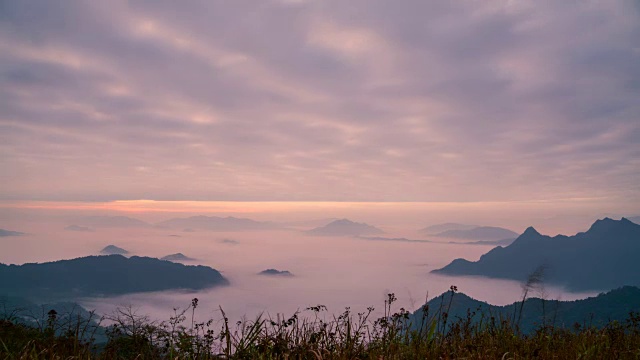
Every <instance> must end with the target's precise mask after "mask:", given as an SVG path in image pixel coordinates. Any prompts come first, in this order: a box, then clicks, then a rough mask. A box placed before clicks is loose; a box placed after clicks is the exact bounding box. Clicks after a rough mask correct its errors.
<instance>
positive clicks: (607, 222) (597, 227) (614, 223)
mask: <svg viewBox="0 0 640 360" xmlns="http://www.w3.org/2000/svg"><path fill="white" fill-rule="evenodd" d="M629 224H632V225H633V223H632V222H631V221H629V220H627V219H625V218H622V219H620V220H614V219H611V218H608V217H605V218H604V219H599V220H596V221H595V222H594V223H593V225H591V227H590V228H589V230H588V231H587V232H601V231H610V230H612V229H614V228H617V227H620V226H626V225H629Z"/></svg>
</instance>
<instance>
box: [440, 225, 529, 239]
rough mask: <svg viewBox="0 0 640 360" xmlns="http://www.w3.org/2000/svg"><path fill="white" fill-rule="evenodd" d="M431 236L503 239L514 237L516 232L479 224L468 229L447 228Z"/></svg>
mask: <svg viewBox="0 0 640 360" xmlns="http://www.w3.org/2000/svg"><path fill="white" fill-rule="evenodd" d="M433 236H438V237H446V238H455V239H469V240H504V239H515V238H516V237H518V233H516V232H513V231H511V230H509V229H505V228H501V227H495V226H479V227H475V228H472V229H468V230H447V231H443V232H441V233H437V234H435V235H433Z"/></svg>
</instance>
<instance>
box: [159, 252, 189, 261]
mask: <svg viewBox="0 0 640 360" xmlns="http://www.w3.org/2000/svg"><path fill="white" fill-rule="evenodd" d="M160 260H167V261H193V260H195V259H194V258H190V257H188V256H186V255H184V254H183V253H177V254H171V255H167V256H165V257H162V258H160Z"/></svg>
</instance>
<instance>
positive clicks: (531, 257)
mask: <svg viewBox="0 0 640 360" xmlns="http://www.w3.org/2000/svg"><path fill="white" fill-rule="evenodd" d="M638 254H640V225H637V224H634V223H632V222H631V221H629V220H627V219H625V218H623V219H621V220H612V219H609V218H605V219H603V220H598V221H596V222H595V223H594V224H593V225H592V226H591V228H590V229H589V230H588V231H587V232H584V233H578V234H576V235H574V236H564V235H558V236H555V237H549V236H545V235H541V234H540V233H538V232H537V231H536V230H535V229H534V228H532V227H530V228H528V229H527V230H526V231H525V232H524V233H523V234H522V235H520V236H519V237H518V238H517V239H516V240H515V241H514V242H513V243H512V244H511V245H509V246H507V247H504V248H503V247H496V248H494V249H492V250H491V251H489V252H488V253H486V254H484V255H482V256H481V257H480V259H479V260H478V261H476V262H471V261H467V260H465V259H456V260H454V261H453V262H451V263H450V264H449V265H447V266H445V267H444V268H442V269H438V270H434V271H433V272H434V273H439V274H446V275H479V276H487V277H493V278H503V279H513V280H518V281H524V280H525V279H526V278H527V277H528V276H529V274H531V273H533V272H534V271H535V270H536V269H543V272H544V281H545V282H547V283H549V284H554V285H560V286H565V287H566V288H568V289H570V290H576V291H582V290H585V291H586V290H606V289H612V288H616V287H620V286H624V285H640V262H638V261H637V257H638Z"/></svg>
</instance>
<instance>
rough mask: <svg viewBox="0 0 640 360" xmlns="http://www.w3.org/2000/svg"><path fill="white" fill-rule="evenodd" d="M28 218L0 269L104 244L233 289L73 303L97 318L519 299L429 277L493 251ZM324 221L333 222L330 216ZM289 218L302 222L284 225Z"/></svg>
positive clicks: (494, 285) (8, 240) (402, 233)
mask: <svg viewBox="0 0 640 360" xmlns="http://www.w3.org/2000/svg"><path fill="white" fill-rule="evenodd" d="M30 214H31V215H30V216H16V217H14V218H12V219H10V220H6V219H5V221H4V223H3V224H2V226H0V227H6V228H8V229H9V230H19V231H23V232H25V233H27V234H26V235H24V236H17V237H5V238H3V239H2V241H1V242H0V262H3V263H16V264H21V263H25V262H44V261H53V260H59V259H70V258H74V257H80V256H86V255H92V254H97V253H98V252H99V251H100V249H102V248H103V247H104V246H106V245H109V244H113V245H116V246H119V247H122V248H125V249H126V250H128V251H130V252H131V254H132V255H138V256H151V257H162V256H165V255H168V254H173V253H177V252H180V253H183V254H185V255H186V256H189V257H192V258H195V259H196V260H194V261H190V262H185V263H186V264H202V265H207V266H211V267H213V268H215V269H217V270H219V271H221V272H222V274H223V275H224V276H225V277H226V278H228V279H229V281H230V282H231V285H230V286H226V287H215V288H211V289H207V290H204V291H197V292H160V293H139V294H129V295H126V296H120V297H114V298H91V299H80V303H82V304H83V305H85V306H86V307H88V308H89V309H96V310H97V311H98V313H103V314H104V313H110V312H112V311H113V310H114V309H115V308H116V307H117V306H132V307H133V308H134V309H136V311H137V312H138V313H139V314H146V315H149V316H151V317H152V318H155V319H168V317H169V316H170V315H171V313H172V309H173V308H176V307H177V308H184V307H186V306H188V305H189V304H190V302H191V299H192V298H194V297H197V298H198V299H199V309H198V316H199V317H200V318H203V319H208V318H214V319H216V318H218V319H219V318H220V316H221V315H220V311H219V309H220V308H222V309H224V311H225V313H226V314H227V316H228V317H229V318H230V319H232V320H233V321H235V320H237V319H240V318H241V317H243V316H245V317H247V318H249V319H251V318H253V317H255V316H257V315H258V314H260V313H266V314H269V315H270V316H273V317H275V316H277V314H284V315H285V316H290V315H292V314H293V313H294V312H295V311H297V310H304V309H305V308H306V307H308V306H314V305H318V304H322V305H326V306H327V307H328V309H329V313H339V312H341V311H342V310H344V308H345V307H347V306H349V307H351V309H352V310H354V311H362V310H364V309H365V308H366V307H368V306H373V307H374V308H376V309H377V310H376V313H377V314H379V313H380V312H381V311H382V308H383V304H384V299H385V298H386V295H387V294H388V293H395V294H396V296H397V298H398V302H397V303H396V309H398V308H400V307H404V308H406V309H408V310H415V309H416V308H418V307H419V306H421V305H422V304H424V302H425V300H426V299H427V298H433V297H434V296H437V295H440V294H441V293H442V292H444V291H446V290H447V289H448V288H449V287H450V286H451V285H456V286H457V287H458V289H459V290H460V291H461V292H464V293H466V294H468V295H470V296H472V297H474V298H477V299H479V300H483V301H487V302H489V303H492V304H508V303H511V302H514V301H517V300H518V298H519V297H521V293H522V288H521V284H520V283H519V282H516V281H505V280H493V279H487V278H469V277H447V276H440V275H434V274H430V271H431V270H433V269H436V268H440V267H442V266H444V265H446V264H448V263H449V262H450V261H451V260H453V259H455V258H460V257H462V258H466V259H469V260H477V259H478V258H479V257H480V255H482V254H483V253H486V252H487V251H489V250H490V249H491V246H486V245H466V244H448V243H435V242H407V241H404V242H402V241H374V240H366V239H361V238H354V237H325V236H309V235H306V234H305V233H304V232H303V231H302V230H303V229H304V224H303V223H301V224H298V226H299V228H297V229H286V230H269V231H238V232H215V231H201V230H195V231H193V232H185V231H184V229H167V228H157V227H152V228H98V229H95V231H92V232H86V231H68V230H64V228H65V227H66V226H68V225H70V224H71V221H74V219H76V218H77V216H78V215H79V214H78V213H77V212H73V213H66V215H65V214H60V212H59V211H58V212H57V216H53V215H52V216H48V217H47V216H43V213H41V212H40V213H38V211H31V212H30ZM48 214H51V212H49V213H48ZM23 215H24V214H23ZM127 215H130V216H136V218H140V219H146V220H149V219H152V218H160V219H167V218H169V217H170V216H168V215H169V214H164V215H165V216H164V217H162V216H161V217H158V214H145V213H139V214H136V215H132V214H127ZM314 215H315V214H314ZM325 215H326V216H327V217H330V216H331V215H332V214H325ZM145 216H146V218H145ZM258 217H259V216H258ZM254 218H256V217H254ZM279 220H280V219H279ZM289 220H301V219H299V218H295V217H291V218H290V219H289ZM354 220H359V219H357V218H356V219H354ZM318 222H321V221H318ZM312 223H313V222H312ZM428 224H429V223H425V224H424V225H428ZM372 225H376V226H377V225H380V227H381V228H382V229H383V230H385V232H386V233H385V235H384V236H385V237H390V238H391V237H407V238H409V239H420V240H432V241H438V242H444V241H448V240H447V239H442V238H429V237H426V236H425V235H423V234H420V233H418V232H417V227H406V228H403V227H400V226H398V225H397V224H394V225H395V227H394V226H386V224H384V223H382V224H372ZM489 225H493V224H489ZM512 228H513V229H514V230H516V231H519V232H520V231H521V229H518V228H514V227H512ZM584 230H586V228H585V229H584ZM268 268H275V269H278V270H288V271H290V272H292V273H293V274H294V275H295V276H294V277H273V276H271V277H270V276H264V275H258V274H257V273H258V272H260V271H262V270H265V269H268ZM545 292H546V296H547V298H552V299H562V300H572V299H578V298H584V297H587V296H589V295H593V294H592V293H570V292H566V291H564V290H563V289H561V288H557V287H547V288H546V289H545ZM534 296H535V294H534Z"/></svg>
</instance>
